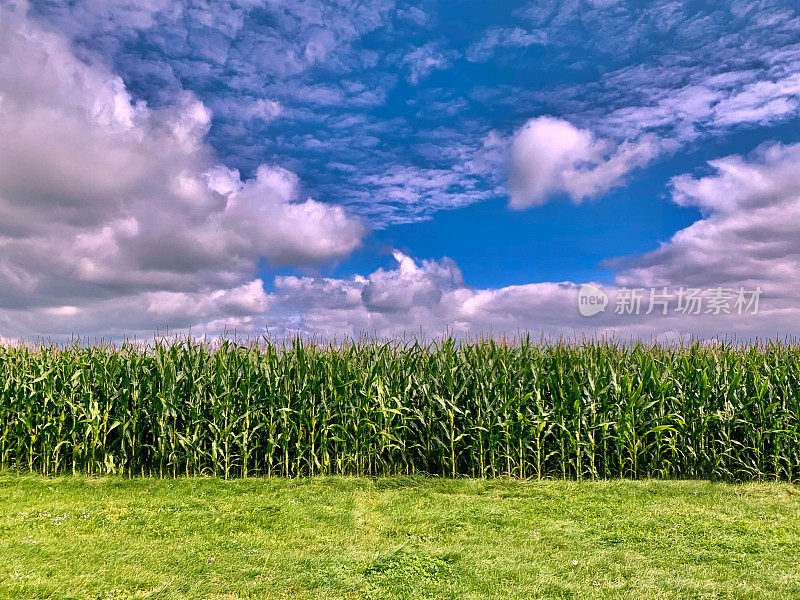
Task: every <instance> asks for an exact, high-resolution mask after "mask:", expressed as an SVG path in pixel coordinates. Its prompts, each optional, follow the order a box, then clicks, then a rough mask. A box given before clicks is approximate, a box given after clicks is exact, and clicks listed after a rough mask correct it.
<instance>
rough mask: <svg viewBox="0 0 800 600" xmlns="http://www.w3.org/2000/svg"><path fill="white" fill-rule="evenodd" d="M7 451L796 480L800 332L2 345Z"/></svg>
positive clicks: (374, 472)
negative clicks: (618, 338) (724, 337)
mask: <svg viewBox="0 0 800 600" xmlns="http://www.w3.org/2000/svg"><path fill="white" fill-rule="evenodd" d="M0 467H2V468H4V469H11V470H17V471H30V472H40V473H46V474H61V473H89V474H106V473H108V474H112V473H114V474H124V475H129V476H136V475H151V476H180V475H201V474H209V475H216V476H224V477H247V476H254V475H256V476H288V477H295V476H304V475H315V474H352V475H368V476H378V475H391V474H412V473H428V474H437V475H445V476H451V477H455V476H471V477H497V476H502V475H508V476H513V477H522V478H544V477H558V478H562V477H566V478H616V477H631V478H643V477H658V478H667V477H676V478H690V477H691V478H694V477H702V478H719V479H729V480H751V479H762V478H768V479H781V480H796V479H798V478H800V347H799V346H797V345H793V344H782V343H770V344H753V345H749V346H740V345H737V346H734V345H726V344H712V345H709V344H690V345H683V346H661V345H654V344H622V343H612V342H605V341H585V342H578V343H574V342H573V343H566V342H548V341H544V342H539V343H533V342H531V341H530V340H529V339H521V340H516V341H514V342H499V341H494V340H491V339H487V340H479V341H474V342H460V341H456V340H452V339H445V340H441V341H438V342H434V343H422V342H416V341H405V342H399V341H398V342H387V343H381V342H376V341H360V342H359V341H354V342H349V343H343V344H335V345H321V344H316V343H311V342H302V341H299V340H294V341H290V342H287V343H273V342H269V341H260V342H259V343H253V344H241V343H236V342H232V341H223V342H219V343H215V344H213V345H212V344H207V343H198V342H192V341H175V342H159V343H155V344H153V345H150V346H147V347H142V346H137V345H133V344H122V345H120V346H118V347H113V346H88V347H83V346H74V347H56V346H27V347H26V346H20V347H7V348H0Z"/></svg>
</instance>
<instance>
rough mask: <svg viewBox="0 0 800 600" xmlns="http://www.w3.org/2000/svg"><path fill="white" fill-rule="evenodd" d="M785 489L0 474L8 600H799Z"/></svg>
mask: <svg viewBox="0 0 800 600" xmlns="http://www.w3.org/2000/svg"><path fill="white" fill-rule="evenodd" d="M798 564H800V488H798V487H797V486H792V485H789V484H784V483H748V484H726V483H709V482H705V481H629V480H622V481H619V480H618V481H593V482H590V481H584V482H573V481H542V482H522V481H518V480H509V479H494V480H475V479H440V478H417V477H412V478H406V477H396V478H386V479H368V478H342V477H313V478H308V479H254V478H249V479H237V480H227V481H226V480H222V479H216V478H191V477H189V478H180V479H165V480H160V479H149V478H135V479H125V478H121V477H105V478H87V477H83V476H76V477H60V478H44V477H40V476H35V475H32V476H18V475H0V598H14V599H20V598H53V599H62V598H64V599H66V598H92V599H104V598H109V599H112V598H113V599H122V598H216V599H219V600H221V599H227V600H233V599H237V598H365V599H380V598H504V599H509V600H510V599H513V598H581V599H584V598H586V599H594V598H615V599H616V598H630V599H636V600H643V599H653V600H655V599H659V600H661V599H672V598H674V599H678V598H680V599H690V598H697V599H700V598H707V599H712V598H715V599H716V598H727V599H744V598H752V599H756V598H758V599H778V598H780V599H783V598H785V599H789V598H792V599H794V598H798V597H800V570H798V568H797V566H798Z"/></svg>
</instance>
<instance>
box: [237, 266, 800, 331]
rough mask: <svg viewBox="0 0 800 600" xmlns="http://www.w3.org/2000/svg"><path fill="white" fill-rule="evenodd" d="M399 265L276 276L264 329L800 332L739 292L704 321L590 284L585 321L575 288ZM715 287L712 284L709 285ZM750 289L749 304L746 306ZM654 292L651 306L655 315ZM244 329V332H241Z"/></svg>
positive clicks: (791, 310) (776, 307) (797, 312)
mask: <svg viewBox="0 0 800 600" xmlns="http://www.w3.org/2000/svg"><path fill="white" fill-rule="evenodd" d="M394 257H395V259H396V261H397V265H396V266H395V268H392V269H378V270H377V271H375V272H374V273H371V274H370V275H368V276H366V277H363V276H354V277H352V278H349V279H332V278H313V277H294V276H292V277H279V278H277V279H276V282H275V289H274V291H273V293H272V294H271V295H270V302H271V309H272V310H271V312H270V313H268V315H267V316H266V322H267V324H268V328H269V330H270V332H271V333H274V334H276V335H288V334H297V333H299V334H305V335H316V336H320V335H321V336H323V337H326V338H342V337H358V336H360V335H364V334H367V335H376V336H379V337H385V338H391V337H398V336H423V337H438V336H443V335H456V336H482V335H505V336H512V337H513V336H516V335H519V334H524V333H526V332H530V333H532V334H533V335H534V336H538V335H544V336H548V337H566V338H569V339H580V338H581V337H583V336H590V337H602V336H606V337H613V338H617V339H635V338H642V339H653V340H662V341H679V340H682V339H688V338H699V339H709V338H717V337H723V338H734V337H735V338H738V339H750V338H753V337H757V336H761V337H774V336H775V335H776V334H781V335H798V334H800V309H798V308H797V306H796V304H795V305H794V306H787V305H785V304H784V305H782V304H780V303H778V302H776V300H775V298H773V297H771V296H769V297H766V298H763V299H761V302H760V305H759V307H758V310H757V311H756V310H755V308H754V305H750V306H749V307H748V306H742V311H741V314H740V313H739V310H738V309H737V307H736V304H735V302H736V293H733V297H732V298H731V300H730V302H729V310H728V312H724V311H720V313H719V314H713V315H712V314H708V313H707V312H705V307H706V306H708V298H709V292H708V291H707V290H703V293H702V296H703V299H704V300H703V302H704V304H703V307H704V308H703V311H702V312H701V313H700V314H692V313H691V312H689V313H686V312H683V311H677V310H676V309H677V299H676V294H677V291H678V289H679V288H678V284H677V282H676V283H675V286H676V287H675V288H674V289H672V288H670V289H668V294H669V295H670V300H669V302H670V303H669V305H668V310H667V312H666V314H665V313H664V312H663V310H662V306H661V305H660V304H659V303H658V302H659V299H661V298H662V296H660V294H662V292H663V290H662V288H654V289H653V290H651V289H650V288H644V287H642V286H643V285H644V284H643V282H637V286H638V288H639V289H638V291H637V296H638V297H639V301H638V303H639V309H638V310H637V311H636V312H625V311H622V310H618V306H620V305H622V304H624V302H626V300H625V299H626V298H627V297H628V296H627V295H626V294H627V292H626V290H625V288H624V287H622V286H619V285H605V286H603V285H600V284H597V285H596V289H599V290H601V291H602V292H603V293H605V294H606V295H607V296H608V298H609V304H608V306H607V307H606V309H605V310H604V311H601V312H600V313H598V314H596V315H593V316H591V317H584V316H582V315H581V314H580V312H579V310H578V294H579V290H580V285H578V284H575V283H572V282H568V281H564V282H542V283H532V284H526V285H512V286H506V287H500V288H487V289H476V288H473V287H470V286H468V285H467V284H466V282H465V281H464V279H463V277H462V274H461V271H460V269H459V268H458V266H457V265H456V264H455V263H454V262H453V261H452V260H450V259H447V258H445V259H442V260H439V261H435V260H425V261H421V262H419V261H415V260H413V259H412V258H411V257H409V256H407V255H405V254H402V253H400V252H395V253H394ZM709 284H711V282H709ZM751 291H752V290H750V289H746V294H745V300H746V302H747V303H749V302H750V301H751V299H752V297H751ZM651 292H652V293H653V296H652V300H653V307H652V309H651V306H650V303H651ZM241 331H245V330H244V329H242V330H241Z"/></svg>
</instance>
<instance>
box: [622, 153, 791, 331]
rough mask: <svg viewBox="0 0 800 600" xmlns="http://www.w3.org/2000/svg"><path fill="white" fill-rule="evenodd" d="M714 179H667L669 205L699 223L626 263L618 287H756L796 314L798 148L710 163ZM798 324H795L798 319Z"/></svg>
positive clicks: (773, 303) (774, 305)
mask: <svg viewBox="0 0 800 600" xmlns="http://www.w3.org/2000/svg"><path fill="white" fill-rule="evenodd" d="M709 164H710V166H711V167H712V168H713V169H714V170H715V172H714V174H712V175H708V176H706V177H701V178H699V179H697V178H694V177H691V176H688V175H682V176H679V177H676V178H674V179H673V181H672V187H673V199H674V201H675V202H677V203H678V204H680V205H683V206H697V207H699V208H700V209H701V210H702V211H703V215H704V216H703V218H702V219H700V220H699V221H697V222H695V223H693V224H692V225H690V226H689V227H687V228H685V229H682V230H680V231H678V232H677V233H676V234H675V235H674V236H673V237H672V238H671V239H670V240H669V241H668V242H667V243H665V244H663V245H662V246H661V247H660V248H659V249H657V250H655V251H653V252H650V253H647V254H645V255H643V256H640V257H638V258H635V259H633V260H629V261H625V262H619V261H617V262H616V263H615V262H613V261H612V262H611V263H610V264H611V265H614V266H617V267H621V271H620V272H619V274H618V276H617V282H618V283H620V284H622V285H634V284H635V285H663V284H668V283H672V284H675V283H681V284H684V285H692V286H699V287H710V286H716V285H723V286H738V285H744V286H747V287H749V288H755V287H756V286H761V287H762V288H763V289H764V291H765V294H767V296H768V297H769V298H770V301H771V303H772V306H773V307H782V308H785V309H787V310H794V309H795V307H797V306H798V295H797V290H799V289H800V145H797V144H795V145H789V146H784V145H780V144H771V145H766V146H763V147H761V148H759V149H758V150H757V151H756V152H755V153H754V154H753V155H752V156H750V157H748V158H743V157H741V156H729V157H726V158H722V159H718V160H714V161H711V162H710V163H709ZM798 324H800V321H798Z"/></svg>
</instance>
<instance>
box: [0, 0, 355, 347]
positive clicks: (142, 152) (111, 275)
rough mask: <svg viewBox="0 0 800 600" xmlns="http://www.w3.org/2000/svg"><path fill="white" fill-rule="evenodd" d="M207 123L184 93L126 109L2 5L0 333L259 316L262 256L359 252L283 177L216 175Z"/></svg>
mask: <svg viewBox="0 0 800 600" xmlns="http://www.w3.org/2000/svg"><path fill="white" fill-rule="evenodd" d="M210 119H211V114H210V111H209V110H208V109H207V108H206V107H205V106H204V105H203V104H202V103H201V102H200V101H198V100H197V99H196V98H194V97H193V96H192V95H190V94H188V93H183V94H182V95H181V96H180V97H179V102H178V103H177V104H175V105H172V106H167V107H164V108H159V109H153V108H150V107H148V106H147V105H145V104H144V103H141V102H138V103H137V102H134V101H133V99H132V97H131V95H130V93H129V92H128V91H127V89H126V87H125V85H124V83H123V82H122V80H121V79H120V78H119V77H118V76H116V75H115V74H113V73H112V72H110V71H109V70H108V69H107V68H105V67H104V66H102V65H100V64H98V63H95V62H92V61H90V60H86V59H79V58H78V57H76V55H75V53H74V51H73V47H72V45H71V43H70V42H69V41H68V40H67V39H65V38H64V37H62V36H60V35H59V34H56V33H52V32H47V31H45V30H43V29H42V28H40V27H38V26H37V25H35V24H34V23H32V22H31V21H29V20H28V19H27V18H26V16H25V14H24V11H20V10H19V9H17V10H16V11H10V10H8V9H7V8H2V7H0V249H1V250H2V252H0V331H2V332H3V333H7V332H8V331H12V332H13V331H14V330H18V331H20V332H24V333H26V334H27V333H30V332H31V331H40V332H46V331H49V330H48V329H47V327H52V328H53V329H52V331H57V330H60V327H61V326H59V323H62V324H63V325H62V326H71V327H78V326H80V330H81V331H95V330H100V329H102V326H101V324H102V323H103V322H104V321H103V320H102V319H109V320H106V321H105V323H109V322H114V323H119V324H120V325H122V324H128V325H130V326H131V327H142V326H146V323H147V322H148V321H147V320H148V318H151V319H152V315H153V314H158V315H160V316H162V317H163V316H165V315H169V316H170V319H172V321H171V320H167V321H166V322H165V323H166V324H167V325H171V324H172V323H173V322H174V323H178V322H180V323H185V322H189V321H191V319H210V318H224V316H225V315H233V316H238V315H242V314H244V313H251V314H260V313H263V311H264V309H265V306H266V305H265V304H264V299H263V297H260V296H259V293H258V289H256V283H254V278H255V275H256V272H257V268H258V262H259V261H260V260H261V259H267V260H269V261H271V262H272V263H273V264H295V265H296V264H311V263H316V262H320V261H326V260H330V259H334V258H339V257H343V256H346V255H347V254H349V253H350V252H351V251H352V250H353V249H354V248H356V247H357V246H358V245H359V244H360V241H361V238H362V236H363V234H364V227H363V225H362V224H361V223H360V222H359V221H358V220H356V219H354V218H352V217H350V216H349V215H348V214H347V213H346V212H345V211H344V209H342V208H341V207H338V206H332V205H328V204H324V203H321V202H318V201H315V200H312V199H308V198H305V197H304V196H303V195H302V192H301V187H300V183H299V181H298V178H297V177H296V175H294V174H293V173H291V172H289V171H287V170H285V169H282V168H278V167H272V166H268V165H262V166H261V167H259V168H258V170H257V173H256V176H255V177H254V178H253V179H250V180H247V181H241V178H240V175H239V173H238V172H237V171H235V170H232V169H227V168H225V167H223V166H220V165H216V164H215V157H214V152H213V151H212V150H211V148H210V147H209V146H208V144H207V143H206V142H205V139H204V138H205V135H206V133H207V132H208V129H209V126H210ZM259 285H260V284H259ZM259 289H260V288H259ZM260 294H261V296H263V289H262V290H261V292H260ZM170 298H172V302H171V304H170V302H168V301H167V300H168V299H170ZM181 299H185V302H182V300H181ZM168 306H172V307H173V308H174V310H171V311H170V310H166V309H164V307H168ZM148 307H149V308H148ZM159 307H161V308H159ZM20 309H25V310H26V311H27V312H28V313H30V315H31V316H32V317H33V319H34V320H33V321H32V322H31V323H32V325H31V326H30V329H27V330H25V329H23V327H22V326H17V318H18V317H19V314H18V313H17V312H16V311H18V310H20ZM117 310H122V311H124V312H125V313H126V316H125V318H123V319H119V318H115V317H110V315H111V314H113V313H114V312H115V311H117ZM36 317H41V321H40V322H39V323H37V322H36V320H35V319H36ZM22 322H23V323H24V322H25V319H22Z"/></svg>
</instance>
